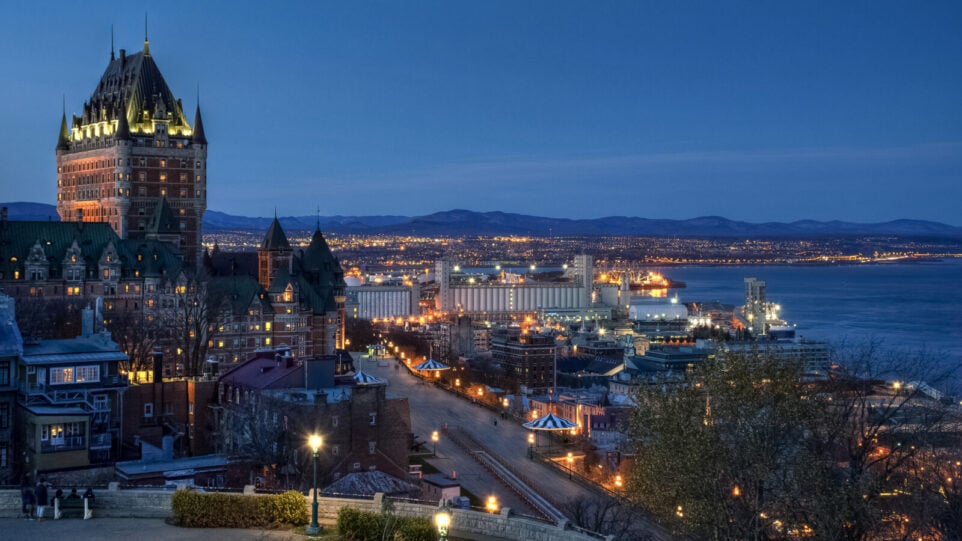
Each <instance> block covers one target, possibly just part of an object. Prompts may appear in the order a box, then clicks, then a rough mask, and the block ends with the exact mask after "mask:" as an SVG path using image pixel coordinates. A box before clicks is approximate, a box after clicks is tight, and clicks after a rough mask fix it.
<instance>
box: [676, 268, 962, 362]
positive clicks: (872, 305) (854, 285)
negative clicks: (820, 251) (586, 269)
mask: <svg viewBox="0 0 962 541" xmlns="http://www.w3.org/2000/svg"><path fill="white" fill-rule="evenodd" d="M657 270H659V271H661V272H663V273H664V274H665V276H668V277H669V278H671V279H673V280H681V281H683V282H685V283H686V284H687V287H686V288H684V289H677V290H672V292H674V291H677V292H678V294H679V297H680V299H681V301H682V302H687V301H712V300H717V301H721V302H724V303H728V304H734V305H741V304H744V299H745V293H744V288H745V286H744V279H745V278H747V277H753V278H757V279H759V280H764V281H765V282H766V286H767V296H768V300H769V301H771V302H776V303H779V304H781V306H782V317H783V319H785V320H786V321H788V322H789V323H792V324H795V325H797V333H798V334H799V335H801V336H804V337H808V338H813V339H819V340H827V341H829V342H832V343H834V344H842V343H845V344H864V343H866V342H868V341H881V343H882V344H881V345H882V346H883V347H885V348H886V349H896V350H900V351H906V352H920V351H923V350H924V351H925V352H926V353H927V354H929V355H930V356H931V357H932V358H933V359H940V360H942V361H945V362H948V363H950V364H956V365H959V364H962V260H958V259H954V260H946V261H944V262H936V263H912V264H879V265H850V266H751V267H734V266H733V267H667V268H663V269H657Z"/></svg>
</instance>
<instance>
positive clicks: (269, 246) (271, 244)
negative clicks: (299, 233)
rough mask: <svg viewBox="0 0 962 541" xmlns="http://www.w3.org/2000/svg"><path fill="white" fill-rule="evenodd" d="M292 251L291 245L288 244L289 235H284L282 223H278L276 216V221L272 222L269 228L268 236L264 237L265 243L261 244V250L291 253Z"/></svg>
mask: <svg viewBox="0 0 962 541" xmlns="http://www.w3.org/2000/svg"><path fill="white" fill-rule="evenodd" d="M290 249H291V244H290V243H289V242H287V235H286V234H284V229H283V228H282V227H281V223H280V222H279V221H277V216H274V221H273V222H271V226H270V228H268V230H267V234H266V235H264V242H262V243H261V250H268V251H280V250H287V251H290Z"/></svg>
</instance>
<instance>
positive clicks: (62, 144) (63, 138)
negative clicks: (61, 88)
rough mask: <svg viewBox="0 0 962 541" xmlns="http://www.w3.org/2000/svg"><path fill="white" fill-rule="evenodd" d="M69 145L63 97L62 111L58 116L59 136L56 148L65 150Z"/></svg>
mask: <svg viewBox="0 0 962 541" xmlns="http://www.w3.org/2000/svg"><path fill="white" fill-rule="evenodd" d="M69 146H70V130H69V129H67V99H66V98H64V105H63V113H62V115H61V117H60V136H59V137H58V138H57V150H67V148H68V147H69Z"/></svg>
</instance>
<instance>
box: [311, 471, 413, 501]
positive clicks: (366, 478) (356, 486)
mask: <svg viewBox="0 0 962 541" xmlns="http://www.w3.org/2000/svg"><path fill="white" fill-rule="evenodd" d="M413 489H414V485H412V484H411V483H408V482H407V481H404V480H401V479H398V478H397V477H394V476H393V475H389V474H386V473H384V472H382V471H365V472H354V473H349V474H347V475H345V476H344V477H341V478H340V479H338V480H337V481H334V482H333V483H331V484H330V485H328V486H327V487H326V488H324V489H323V490H321V494H322V495H323V496H335V495H349V496H371V495H374V494H377V493H378V492H383V493H384V494H404V493H409V492H411V491H412V490H413Z"/></svg>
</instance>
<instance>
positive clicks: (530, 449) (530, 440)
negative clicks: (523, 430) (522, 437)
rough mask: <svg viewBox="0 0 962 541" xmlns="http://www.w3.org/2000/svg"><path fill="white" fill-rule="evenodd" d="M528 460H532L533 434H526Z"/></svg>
mask: <svg viewBox="0 0 962 541" xmlns="http://www.w3.org/2000/svg"><path fill="white" fill-rule="evenodd" d="M528 458H531V459H534V434H528Z"/></svg>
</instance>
